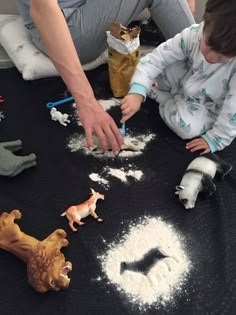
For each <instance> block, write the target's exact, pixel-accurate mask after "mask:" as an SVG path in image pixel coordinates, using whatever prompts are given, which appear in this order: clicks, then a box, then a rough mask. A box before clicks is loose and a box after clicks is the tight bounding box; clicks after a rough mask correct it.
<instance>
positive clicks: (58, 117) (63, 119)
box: [50, 107, 70, 127]
mask: <svg viewBox="0 0 236 315" xmlns="http://www.w3.org/2000/svg"><path fill="white" fill-rule="evenodd" d="M50 114H51V118H52V120H55V121H59V123H60V124H61V125H63V126H65V127H66V126H67V123H70V120H69V119H68V117H69V115H68V114H62V113H61V112H59V111H58V110H57V109H56V108H55V107H52V108H51V110H50Z"/></svg>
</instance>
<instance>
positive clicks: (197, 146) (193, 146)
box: [186, 138, 211, 155]
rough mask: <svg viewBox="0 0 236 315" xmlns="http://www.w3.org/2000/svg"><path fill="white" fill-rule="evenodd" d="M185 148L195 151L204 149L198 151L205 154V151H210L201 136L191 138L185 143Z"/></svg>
mask: <svg viewBox="0 0 236 315" xmlns="http://www.w3.org/2000/svg"><path fill="white" fill-rule="evenodd" d="M186 149H187V150H190V151H191V152H195V151H198V150H204V151H203V152H201V153H200V155H202V154H205V153H209V152H210V151H211V150H210V148H209V145H208V143H207V142H206V140H205V139H203V138H196V139H193V140H192V141H190V142H188V143H186Z"/></svg>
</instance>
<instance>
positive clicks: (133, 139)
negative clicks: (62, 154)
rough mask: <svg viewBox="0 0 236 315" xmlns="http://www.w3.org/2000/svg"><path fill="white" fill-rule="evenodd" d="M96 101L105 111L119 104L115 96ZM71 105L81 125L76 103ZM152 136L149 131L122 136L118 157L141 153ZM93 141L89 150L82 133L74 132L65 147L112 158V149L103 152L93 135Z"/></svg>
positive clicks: (74, 150) (73, 150) (72, 150)
mask: <svg viewBox="0 0 236 315" xmlns="http://www.w3.org/2000/svg"><path fill="white" fill-rule="evenodd" d="M98 102H99V103H100V104H101V105H102V107H103V108H104V110H105V111H108V110H109V109H110V108H112V107H114V106H119V105H120V100H119V99H116V98H111V99H108V100H103V99H100V100H98ZM72 106H73V108H74V109H75V110H76V114H75V117H76V118H75V119H76V122H77V124H78V125H79V126H81V127H82V124H81V122H80V120H79V115H78V112H77V108H76V104H75V103H73V105H72ZM126 132H127V131H126ZM154 137H155V135H154V134H151V133H149V134H147V135H138V136H136V135H135V136H132V135H126V136H125V137H124V143H125V146H124V148H123V149H122V150H121V151H120V153H119V155H118V157H120V158H124V157H125V158H128V157H134V156H137V155H140V154H142V152H143V150H144V149H145V147H146V145H147V143H148V142H150V141H151V140H152V139H154ZM94 143H95V144H96V145H95V147H96V148H95V150H93V151H91V150H89V149H88V148H87V142H86V138H85V136H84V134H82V135H81V134H79V133H76V134H74V135H72V136H71V137H70V138H69V141H68V145H67V147H68V148H69V150H70V151H71V152H76V151H83V152H84V153H86V154H90V155H94V156H96V157H106V158H107V157H110V158H114V154H113V152H112V151H108V152H107V153H104V152H103V151H102V149H101V148H100V146H99V143H98V139H97V138H96V137H94Z"/></svg>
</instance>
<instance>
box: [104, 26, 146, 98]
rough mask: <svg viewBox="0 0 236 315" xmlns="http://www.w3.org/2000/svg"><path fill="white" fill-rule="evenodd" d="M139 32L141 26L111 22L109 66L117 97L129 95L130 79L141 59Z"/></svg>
mask: <svg viewBox="0 0 236 315" xmlns="http://www.w3.org/2000/svg"><path fill="white" fill-rule="evenodd" d="M139 33H140V28H139V27H134V28H130V29H128V28H125V27H124V26H122V25H121V24H118V23H112V24H111V27H110V33H109V35H112V42H111V41H110V42H109V41H108V43H109V44H110V46H109V48H108V67H109V80H110V86H111V89H112V92H113V95H114V96H115V97H123V96H125V95H127V93H128V91H129V89H130V80H131V78H132V76H133V73H134V71H135V68H136V65H137V63H138V61H139V38H138V36H139ZM116 39H117V41H116ZM132 41H135V42H132ZM111 46H112V47H111ZM123 52H124V53H123Z"/></svg>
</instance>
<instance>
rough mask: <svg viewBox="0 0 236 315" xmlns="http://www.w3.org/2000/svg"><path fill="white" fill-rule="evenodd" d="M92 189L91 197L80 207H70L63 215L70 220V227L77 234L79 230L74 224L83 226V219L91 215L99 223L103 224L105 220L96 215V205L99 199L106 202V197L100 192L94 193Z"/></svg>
mask: <svg viewBox="0 0 236 315" xmlns="http://www.w3.org/2000/svg"><path fill="white" fill-rule="evenodd" d="M90 189H91V195H92V196H91V197H90V198H89V199H88V200H86V201H84V202H83V203H81V204H79V205H74V206H71V207H69V208H68V209H67V210H66V211H65V212H63V213H62V214H61V216H66V217H67V219H68V220H69V226H70V228H71V230H72V231H74V232H76V231H77V229H76V228H75V227H74V225H73V223H74V222H76V223H77V224H79V225H83V224H84V222H83V221H81V219H83V218H85V217H87V216H88V215H90V214H91V216H92V217H93V218H94V219H95V220H97V222H102V221H103V220H102V219H101V218H99V217H98V215H97V214H96V212H95V210H96V203H97V200H98V199H102V200H104V195H102V194H100V193H99V192H96V191H94V190H93V189H92V188H90Z"/></svg>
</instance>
